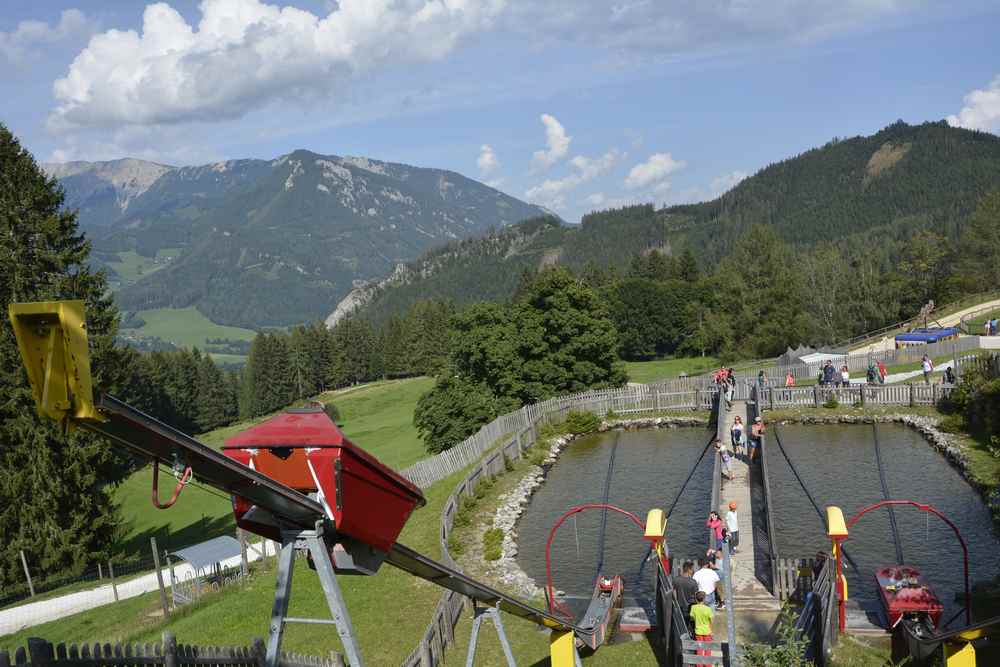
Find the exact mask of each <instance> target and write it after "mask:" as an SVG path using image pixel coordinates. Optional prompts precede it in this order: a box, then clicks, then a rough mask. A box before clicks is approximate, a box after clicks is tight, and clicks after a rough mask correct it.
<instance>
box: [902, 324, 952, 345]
mask: <svg viewBox="0 0 1000 667" xmlns="http://www.w3.org/2000/svg"><path fill="white" fill-rule="evenodd" d="M960 333H961V331H960V330H959V329H957V328H955V327H946V328H943V329H942V328H935V329H914V330H913V331H911V332H909V333H901V334H897V335H896V340H897V341H902V342H907V343H936V342H938V341H939V340H941V339H942V338H948V337H949V336H957V335H958V334H960Z"/></svg>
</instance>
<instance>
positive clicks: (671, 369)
mask: <svg viewBox="0 0 1000 667" xmlns="http://www.w3.org/2000/svg"><path fill="white" fill-rule="evenodd" d="M718 367H719V360H718V359H716V358H714V357H681V358H678V359H654V360H653V361H627V362H625V370H626V371H628V379H629V381H630V382H640V383H643V384H645V383H647V382H655V381H656V380H670V379H673V378H676V377H678V376H679V375H680V374H681V373H687V374H688V375H699V374H701V373H706V372H708V371H710V370H713V369H715V368H718Z"/></svg>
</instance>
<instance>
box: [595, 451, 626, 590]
mask: <svg viewBox="0 0 1000 667" xmlns="http://www.w3.org/2000/svg"><path fill="white" fill-rule="evenodd" d="M619 438H621V431H615V442H614V444H613V445H611V456H610V457H609V458H608V472H607V474H606V475H605V477H604V501H603V502H604V504H605V505H607V504H608V498H609V497H610V495H611V475H612V474H613V473H614V470H615V454H616V453H617V452H618V440H619ZM607 527H608V508H607V507H605V508H604V512H603V513H602V515H601V527H600V529H599V530H598V532H597V567H596V568H595V572H594V581H597V578H598V577H599V576H601V570H602V569H604V536H605V532H606V531H607Z"/></svg>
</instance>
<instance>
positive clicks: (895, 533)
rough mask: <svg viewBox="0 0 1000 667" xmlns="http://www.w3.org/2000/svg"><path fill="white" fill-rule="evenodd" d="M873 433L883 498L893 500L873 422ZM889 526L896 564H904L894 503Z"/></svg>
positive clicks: (890, 508) (876, 429)
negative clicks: (894, 548)
mask: <svg viewBox="0 0 1000 667" xmlns="http://www.w3.org/2000/svg"><path fill="white" fill-rule="evenodd" d="M872 433H873V434H874V435H875V463H876V465H877V466H878V479H879V483H880V484H881V485H882V499H883V500H891V499H892V496H891V495H890V494H889V483H888V482H887V481H886V479H885V468H883V467H882V453H881V448H880V447H879V442H878V426H877V425H876V424H872ZM887 509H888V510H889V526H890V527H891V528H892V543H893V545H894V546H895V547H896V565H902V564H903V545H902V544H901V543H900V541H899V527H898V526H897V525H896V512H894V511H893V509H892V505H889V506H888V508H887Z"/></svg>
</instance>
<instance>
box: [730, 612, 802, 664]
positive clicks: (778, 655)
mask: <svg viewBox="0 0 1000 667" xmlns="http://www.w3.org/2000/svg"><path fill="white" fill-rule="evenodd" d="M775 634H777V636H778V641H777V642H776V643H775V644H774V645H769V644H746V645H744V646H743V663H744V664H745V665H747V666H748V667H800V666H801V665H806V664H811V663H806V661H805V660H804V659H803V657H802V656H803V655H805V651H806V646H808V644H809V642H808V641H806V640H803V639H799V638H798V637H797V633H796V631H795V619H794V614H793V612H792V610H791V609H790V608H788V607H785V608H784V609H783V610H782V611H781V616H779V618H778V627H777V630H776V633H775Z"/></svg>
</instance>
